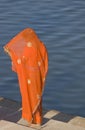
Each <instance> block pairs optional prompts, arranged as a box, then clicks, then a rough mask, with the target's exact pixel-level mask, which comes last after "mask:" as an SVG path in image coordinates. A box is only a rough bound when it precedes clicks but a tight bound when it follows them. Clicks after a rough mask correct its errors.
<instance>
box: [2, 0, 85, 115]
mask: <svg viewBox="0 0 85 130" xmlns="http://www.w3.org/2000/svg"><path fill="white" fill-rule="evenodd" d="M26 27H32V28H33V29H35V31H36V32H37V34H38V35H39V37H40V39H41V40H42V41H43V42H44V43H45V44H46V46H47V49H48V54H49V72H48V78H47V82H46V88H45V91H44V96H43V97H44V100H43V105H44V107H45V108H48V109H57V110H60V111H63V112H66V113H72V114H75V115H81V116H84V117H85V111H84V110H85V100H84V99H85V57H84V56H85V36H84V35H85V1H84V0H71V1H70V0H64V1H63V0H57V1H56V0H54V1H52V0H43V1H40V0H36V2H35V0H29V1H22V0H19V1H16V0H15V1H11V0H4V1H3V0H1V1H0V61H1V62H0V96H4V97H8V98H11V99H15V100H21V97H20V93H19V87H18V81H17V76H16V74H14V73H13V72H12V71H11V63H10V59H9V57H8V56H7V55H6V54H5V53H4V51H3V46H4V45H5V44H6V43H7V42H8V41H9V40H10V39H11V38H12V37H13V36H14V35H16V34H17V33H18V32H20V31H21V30H22V29H24V28H26Z"/></svg>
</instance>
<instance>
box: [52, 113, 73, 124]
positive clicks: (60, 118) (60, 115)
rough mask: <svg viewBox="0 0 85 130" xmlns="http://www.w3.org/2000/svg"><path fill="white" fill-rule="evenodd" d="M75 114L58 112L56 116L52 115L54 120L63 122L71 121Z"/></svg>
mask: <svg viewBox="0 0 85 130" xmlns="http://www.w3.org/2000/svg"><path fill="white" fill-rule="evenodd" d="M74 117H75V116H74V115H67V114H64V113H58V114H57V115H55V116H54V117H52V119H53V120H57V121H62V122H66V123H67V122H69V121H70V120H72V119H73V118H74Z"/></svg>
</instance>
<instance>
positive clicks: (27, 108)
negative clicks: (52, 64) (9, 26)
mask: <svg viewBox="0 0 85 130" xmlns="http://www.w3.org/2000/svg"><path fill="white" fill-rule="evenodd" d="M4 50H5V51H6V52H7V53H8V54H9V55H10V57H11V60H12V70H13V71H15V72H16V73H17V76H18V80H19V86H20V92H21V97H22V118H24V119H26V120H27V121H28V122H30V123H36V124H38V123H39V124H41V123H42V94H43V90H44V86H45V84H44V83H45V79H46V75H47V71H48V53H47V49H46V47H45V45H44V44H43V43H42V42H41V41H40V39H39V38H38V36H37V34H36V33H35V31H34V30H33V29H31V28H26V29H24V30H22V31H21V32H20V33H18V34H17V35H16V36H15V37H14V38H12V39H11V40H10V41H9V42H8V43H7V44H6V45H5V46H4Z"/></svg>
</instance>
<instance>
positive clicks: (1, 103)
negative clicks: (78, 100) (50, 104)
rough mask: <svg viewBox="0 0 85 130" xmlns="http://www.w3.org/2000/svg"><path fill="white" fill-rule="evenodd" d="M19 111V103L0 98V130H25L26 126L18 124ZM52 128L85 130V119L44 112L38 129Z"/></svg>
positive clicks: (46, 129) (54, 112) (51, 111)
mask: <svg viewBox="0 0 85 130" xmlns="http://www.w3.org/2000/svg"><path fill="white" fill-rule="evenodd" d="M21 111H22V109H21V104H20V103H19V102H16V101H13V100H10V99H6V98H3V97H0V130H8V128H9V130H14V128H15V127H16V128H21V129H23V128H25V129H27V126H26V124H24V125H23V124H19V120H20V119H21ZM9 124H10V125H9ZM12 124H13V125H12ZM11 125H12V127H11ZM2 126H3V127H2ZM52 128H53V130H56V129H55V128H58V130H64V129H65V130H67V129H69V130H85V118H83V117H79V116H74V115H69V114H65V113H62V112H59V111H56V110H44V111H43V124H42V126H41V127H40V129H42V130H44V129H45V130H50V129H52ZM25 129H23V130H25ZM31 129H32V128H30V130H31Z"/></svg>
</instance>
